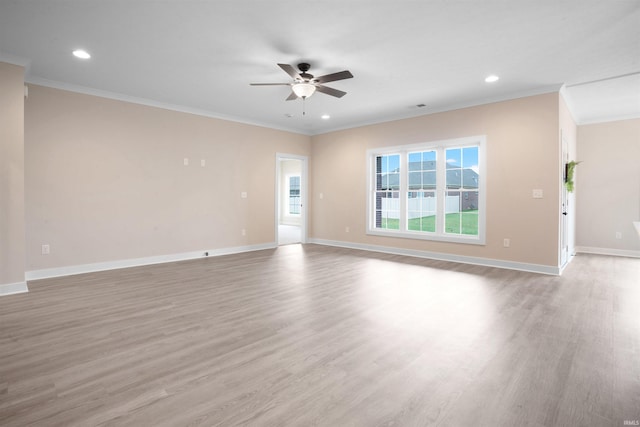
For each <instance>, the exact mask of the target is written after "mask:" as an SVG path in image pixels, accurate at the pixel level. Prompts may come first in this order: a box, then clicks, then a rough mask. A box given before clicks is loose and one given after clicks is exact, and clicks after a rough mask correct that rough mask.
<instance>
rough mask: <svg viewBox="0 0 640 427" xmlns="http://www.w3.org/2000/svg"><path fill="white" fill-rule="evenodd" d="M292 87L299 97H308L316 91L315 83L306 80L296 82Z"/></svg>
mask: <svg viewBox="0 0 640 427" xmlns="http://www.w3.org/2000/svg"><path fill="white" fill-rule="evenodd" d="M291 89H292V90H293V93H295V94H296V96H297V97H298V98H308V97H310V96H311V95H313V93H314V92H315V91H316V87H315V85H312V84H311V83H306V82H305V83H296V84H294V85H293V86H292V87H291Z"/></svg>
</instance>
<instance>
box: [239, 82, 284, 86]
mask: <svg viewBox="0 0 640 427" xmlns="http://www.w3.org/2000/svg"><path fill="white" fill-rule="evenodd" d="M249 85H250V86H291V83H249Z"/></svg>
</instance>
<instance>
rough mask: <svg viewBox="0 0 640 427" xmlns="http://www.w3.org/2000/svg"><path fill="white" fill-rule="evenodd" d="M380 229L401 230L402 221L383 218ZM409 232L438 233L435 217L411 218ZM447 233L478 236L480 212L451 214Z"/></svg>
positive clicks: (446, 223)
mask: <svg viewBox="0 0 640 427" xmlns="http://www.w3.org/2000/svg"><path fill="white" fill-rule="evenodd" d="M380 228H386V229H389V230H399V229H400V220H398V219H393V218H382V224H381V227H380ZM408 228H409V230H411V231H430V232H435V231H436V217H435V215H431V216H423V217H421V218H411V219H410V220H409V227H408ZM445 231H446V232H447V233H451V234H468V235H472V236H477V235H478V211H477V210H470V211H464V212H456V213H450V214H447V215H446V216H445Z"/></svg>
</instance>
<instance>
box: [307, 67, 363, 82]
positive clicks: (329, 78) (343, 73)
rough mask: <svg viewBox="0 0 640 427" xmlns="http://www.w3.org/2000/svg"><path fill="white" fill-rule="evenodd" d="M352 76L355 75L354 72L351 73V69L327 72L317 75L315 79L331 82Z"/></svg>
mask: <svg viewBox="0 0 640 427" xmlns="http://www.w3.org/2000/svg"><path fill="white" fill-rule="evenodd" d="M352 77H353V74H351V71H348V70H345V71H340V72H338V73H333V74H327V75H326V76H320V77H316V78H315V79H313V80H314V81H316V82H318V83H329V82H335V81H336V80H344V79H350V78H352Z"/></svg>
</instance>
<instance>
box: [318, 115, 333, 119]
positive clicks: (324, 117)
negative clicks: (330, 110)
mask: <svg viewBox="0 0 640 427" xmlns="http://www.w3.org/2000/svg"><path fill="white" fill-rule="evenodd" d="M320 117H321V118H322V119H323V120H329V119H330V118H331V116H330V115H328V114H323V115H322V116H320Z"/></svg>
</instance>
